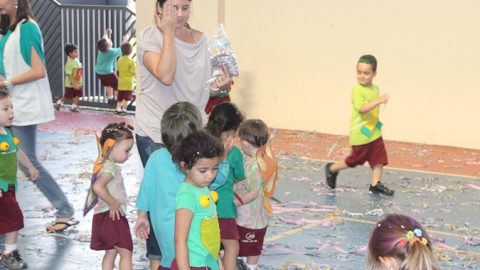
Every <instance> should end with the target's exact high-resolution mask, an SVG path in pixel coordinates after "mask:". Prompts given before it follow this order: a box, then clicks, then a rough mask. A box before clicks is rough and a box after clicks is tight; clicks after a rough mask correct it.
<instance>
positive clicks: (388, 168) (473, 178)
mask: <svg viewBox="0 0 480 270" xmlns="http://www.w3.org/2000/svg"><path fill="white" fill-rule="evenodd" d="M298 159H301V160H311V161H319V162H323V163H328V162H336V160H323V159H316V158H306V157H299V158H298ZM323 166H324V164H322V167H323ZM361 166H364V167H368V166H367V165H361ZM383 170H384V172H385V170H393V171H404V172H415V173H421V174H438V175H441V176H452V177H462V178H468V179H472V180H480V177H479V176H472V175H464V174H454V173H442V172H435V171H422V170H417V169H407V168H399V167H384V168H383Z"/></svg>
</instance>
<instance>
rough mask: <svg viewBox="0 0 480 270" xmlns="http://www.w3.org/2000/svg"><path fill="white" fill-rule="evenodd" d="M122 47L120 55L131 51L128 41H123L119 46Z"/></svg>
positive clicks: (128, 53)
mask: <svg viewBox="0 0 480 270" xmlns="http://www.w3.org/2000/svg"><path fill="white" fill-rule="evenodd" d="M120 48H121V49H122V55H130V54H131V53H132V49H133V47H132V44H130V42H125V43H123V44H122V46H121V47H120Z"/></svg>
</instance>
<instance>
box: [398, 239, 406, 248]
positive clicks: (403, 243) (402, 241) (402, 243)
mask: <svg viewBox="0 0 480 270" xmlns="http://www.w3.org/2000/svg"><path fill="white" fill-rule="evenodd" d="M398 244H399V245H400V246H401V247H402V248H404V247H406V246H407V241H406V240H405V239H402V240H400V242H398Z"/></svg>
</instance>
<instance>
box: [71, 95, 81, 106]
mask: <svg viewBox="0 0 480 270" xmlns="http://www.w3.org/2000/svg"><path fill="white" fill-rule="evenodd" d="M79 102H80V97H74V98H73V105H75V106H77V105H78V103H79Z"/></svg>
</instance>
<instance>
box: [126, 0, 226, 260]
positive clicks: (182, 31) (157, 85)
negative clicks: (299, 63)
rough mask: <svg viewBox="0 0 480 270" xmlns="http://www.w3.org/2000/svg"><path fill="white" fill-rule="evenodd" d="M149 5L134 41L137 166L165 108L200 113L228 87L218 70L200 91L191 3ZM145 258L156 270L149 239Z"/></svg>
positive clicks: (198, 35) (164, 0)
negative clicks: (150, 19)
mask: <svg viewBox="0 0 480 270" xmlns="http://www.w3.org/2000/svg"><path fill="white" fill-rule="evenodd" d="M155 2H156V4H155V5H156V9H155V11H156V15H155V24H154V25H149V26H147V27H146V28H145V29H143V30H142V31H141V32H140V34H139V35H138V37H137V38H138V49H137V52H138V65H139V68H140V85H141V89H140V92H139V96H138V99H137V100H138V101H137V109H136V113H135V126H136V127H135V130H136V135H135V136H136V141H137V148H138V152H139V154H140V158H141V160H142V163H143V166H145V164H146V163H147V160H148V157H149V156H150V154H151V153H152V152H154V151H155V150H157V149H158V148H160V147H161V143H162V140H161V130H160V121H161V119H162V116H163V113H164V112H165V111H166V110H167V109H168V108H169V107H170V106H171V105H173V104H175V103H177V102H179V101H188V102H190V103H192V104H194V105H195V106H196V107H197V108H198V109H199V111H201V112H202V113H204V111H205V106H206V105H207V102H208V98H209V97H210V95H217V94H219V93H220V92H225V91H229V90H230V86H231V84H232V79H231V78H230V76H229V74H228V71H227V70H226V68H224V74H223V75H221V76H219V77H218V78H217V79H216V80H215V81H213V82H212V83H211V84H210V87H207V89H205V87H204V84H205V83H206V82H207V81H208V80H209V79H210V77H211V75H212V70H211V65H210V54H209V52H208V42H207V37H206V36H205V34H203V33H202V32H200V31H197V30H195V29H193V28H191V27H190V26H189V25H188V19H189V17H190V5H191V0H156V1H155ZM199 4H201V2H199ZM203 118H204V120H205V118H206V117H205V115H204V117H203ZM204 122H205V121H204ZM150 232H151V233H152V232H153V230H150ZM152 249H153V250H154V249H156V251H152ZM147 254H148V257H149V259H150V260H151V264H150V266H151V269H157V267H158V265H159V263H160V258H161V256H160V252H159V249H158V245H157V243H156V242H155V237H154V236H153V237H152V234H151V235H150V237H149V238H148V240H147Z"/></svg>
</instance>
